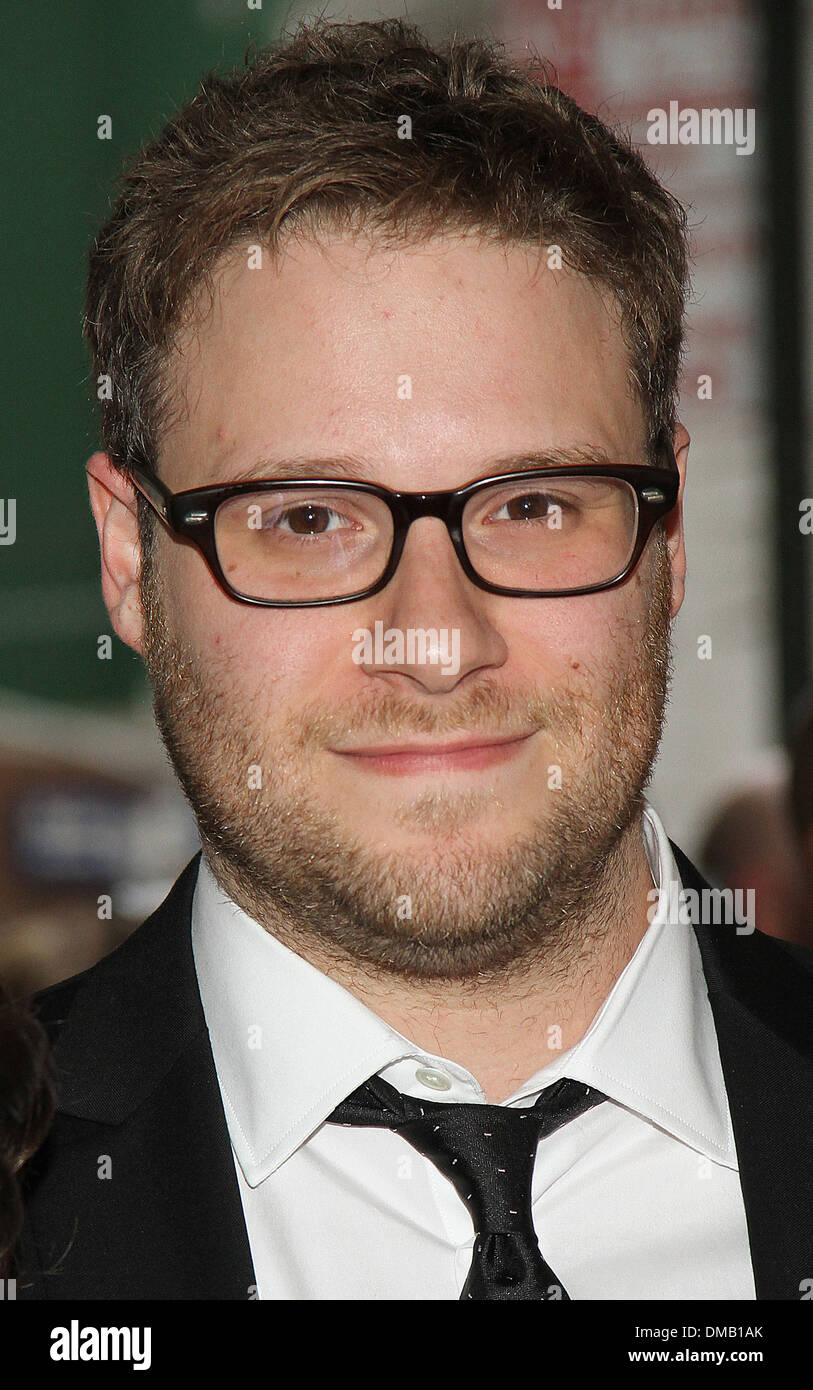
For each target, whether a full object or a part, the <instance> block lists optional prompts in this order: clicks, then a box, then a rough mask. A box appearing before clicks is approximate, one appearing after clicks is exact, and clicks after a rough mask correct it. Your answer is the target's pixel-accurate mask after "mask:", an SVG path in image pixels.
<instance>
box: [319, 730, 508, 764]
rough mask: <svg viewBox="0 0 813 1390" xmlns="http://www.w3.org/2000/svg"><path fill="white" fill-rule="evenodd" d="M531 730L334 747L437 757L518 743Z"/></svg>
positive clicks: (376, 754) (358, 753)
mask: <svg viewBox="0 0 813 1390" xmlns="http://www.w3.org/2000/svg"><path fill="white" fill-rule="evenodd" d="M532 732H534V731H533V730H531V731H530V732H529V733H527V734H507V735H505V736H503V737H500V736H499V735H498V734H482V735H479V736H478V737H477V738H468V739H465V740H460V741H459V742H456V743H381V744H373V745H371V746H370V747H365V748H334V749H333V752H334V753H349V754H351V755H352V756H353V757H354V758H389V757H400V756H404V757H406V756H408V755H412V756H422V757H435V756H438V757H440V756H443V755H444V754H450V753H462V752H463V751H465V750H466V749H469V748H497V747H500V746H501V745H502V744H505V743H518V742H520V741H521V740H522V739H526V738H530V733H532Z"/></svg>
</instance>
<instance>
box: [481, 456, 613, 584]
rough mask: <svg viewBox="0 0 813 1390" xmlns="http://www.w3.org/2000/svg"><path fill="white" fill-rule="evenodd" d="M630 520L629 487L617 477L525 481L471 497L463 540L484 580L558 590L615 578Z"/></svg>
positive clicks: (511, 483) (492, 582) (501, 485)
mask: <svg viewBox="0 0 813 1390" xmlns="http://www.w3.org/2000/svg"><path fill="white" fill-rule="evenodd" d="M637 522H638V498H637V496H636V494H635V489H634V488H633V487H632V486H631V485H630V484H629V483H626V482H624V481H622V479H620V478H586V477H576V478H550V479H547V478H533V479H525V480H518V481H516V482H506V483H495V484H494V486H493V487H490V488H484V489H483V491H482V492H478V493H475V494H474V496H473V497H472V498H471V499H470V501H469V503H468V505H467V507H466V509H465V511H464V513H463V539H464V541H465V546H466V553H467V555H468V557H469V560H470V561H471V564H472V566H473V567H474V569H475V570H476V571H477V573H478V574H479V575H480V576H481V578H482V579H485V580H486V581H487V582H489V583H491V584H497V585H500V586H502V587H503V588H506V589H535V590H540V591H542V590H548V591H555V592H562V593H566V592H567V591H568V590H569V589H581V588H586V587H587V586H588V585H591V584H604V583H606V582H607V581H608V580H610V579H614V578H615V577H616V576H617V575H619V574H620V573H621V572H622V571H623V570H624V569H625V568H626V566H627V565H628V564H629V560H630V556H631V555H632V551H633V548H634V545H635V537H636V531H637Z"/></svg>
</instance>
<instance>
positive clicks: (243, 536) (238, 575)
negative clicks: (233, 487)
mask: <svg viewBox="0 0 813 1390" xmlns="http://www.w3.org/2000/svg"><path fill="white" fill-rule="evenodd" d="M392 535H393V528H392V516H391V514H390V510H389V507H388V506H387V505H386V503H385V502H382V501H381V498H380V497H375V496H373V495H372V494H371V493H367V492H357V491H355V490H353V489H350V488H341V487H331V486H330V485H329V484H327V485H321V484H320V485H319V486H313V485H312V486H311V487H302V486H301V485H298V486H293V487H290V488H289V487H280V488H279V489H276V490H274V491H270V490H269V491H267V492H252V493H243V494H242V495H241V496H239V497H234V498H232V499H230V500H229V501H228V502H223V503H221V505H220V506H219V507H218V509H217V512H216V514H215V546H216V548H217V554H218V559H219V560H220V565H221V568H222V569H223V572H224V574H225V576H226V578H227V579H228V581H229V583H230V584H231V586H232V588H233V589H235V591H236V592H237V593H238V594H242V595H243V597H245V598H258V599H270V600H275V601H277V602H280V603H297V602H305V601H307V600H309V599H310V600H318V599H331V598H344V597H346V596H347V595H349V594H354V593H356V592H357V591H359V590H362V589H366V588H369V587H371V586H372V585H373V584H375V583H376V582H377V580H379V579H380V578H381V575H382V574H383V572H384V570H385V569H386V566H387V561H388V559H389V556H390V551H391V549H392Z"/></svg>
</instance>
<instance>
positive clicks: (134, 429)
mask: <svg viewBox="0 0 813 1390" xmlns="http://www.w3.org/2000/svg"><path fill="white" fill-rule="evenodd" d="M405 116H408V117H409V118H410V120H411V123H412V127H411V138H408V139H404V138H400V137H399V129H400V131H401V132H403V130H404V128H405V127H404V121H403V118H404V117H405ZM356 225H364V226H365V227H367V228H368V229H372V230H374V231H376V232H377V233H380V234H381V235H382V237H384V236H385V237H388V238H394V239H396V240H397V239H399V238H403V239H405V240H407V241H413V242H416V241H420V240H422V239H423V238H425V237H429V236H431V235H432V234H433V233H438V232H443V231H447V230H452V231H479V232H481V233H483V234H485V235H486V236H488V237H493V238H495V239H497V240H499V241H502V242H526V243H536V244H538V245H539V247H540V248H545V249H546V248H548V247H550V246H551V245H557V246H559V247H560V248H561V253H562V260H563V263H564V264H566V265H569V266H570V267H571V268H573V269H576V270H578V271H580V272H582V273H583V274H584V275H586V276H588V277H590V278H591V279H593V280H594V281H595V282H596V283H598V284H599V285H601V286H603V287H606V288H608V289H609V290H610V292H611V294H612V295H613V297H614V300H615V302H616V304H617V305H618V308H619V310H620V318H619V321H620V323H621V326H622V329H623V330H624V332H625V338H626V341H627V344H628V348H629V352H630V375H631V380H632V382H633V384H634V387H635V389H636V390H637V392H638V395H639V398H640V400H641V402H642V406H643V410H644V413H645V419H646V425H647V431H648V442H649V446H650V450H654V445H655V440H656V437H657V435H658V434H659V432H660V430H661V429H663V428H664V427H666V428H668V429H669V430H672V429H673V428H674V422H675V413H676V407H677V395H678V381H679V374H680V362H681V356H682V348H683V319H684V312H685V300H686V293H687V288H688V278H689V275H688V260H689V258H688V250H687V230H686V214H685V212H684V210H683V208H682V207H681V205H680V203H678V201H677V200H676V199H675V198H674V197H673V196H672V195H671V194H670V193H669V192H667V190H666V189H664V188H663V187H662V185H661V184H660V183H659V182H658V180H657V179H656V178H655V176H654V175H653V173H652V172H651V171H650V169H649V168H648V167H647V165H646V164H645V162H644V160H643V159H642V158H641V156H640V155H639V154H638V153H637V152H636V151H635V150H634V149H633V148H632V146H631V143H630V141H629V137H628V136H627V135H624V134H621V133H614V132H613V131H611V130H610V129H609V128H608V127H607V126H606V125H604V124H603V123H602V122H601V121H600V120H599V119H598V118H597V117H596V116H593V115H589V114H588V113H586V112H585V111H583V110H582V109H581V108H580V107H579V106H578V105H577V104H576V102H575V101H574V100H573V99H572V98H570V97H568V96H567V95H565V94H564V93H563V92H561V91H560V90H559V88H558V87H557V86H556V85H555V84H554V81H553V77H552V73H551V70H550V67H549V65H548V64H547V63H545V62H544V61H543V60H542V59H541V58H538V57H537V56H536V55H533V56H531V57H530V58H528V59H526V60H524V61H523V64H522V65H520V64H518V63H515V62H514V61H513V60H511V59H510V58H508V57H506V56H505V54H504V51H503V45H501V44H495V43H491V42H487V41H486V40H484V39H481V38H470V39H458V38H452V39H449V40H448V41H447V42H446V44H445V45H444V46H442V47H441V48H440V49H435V48H434V47H432V46H430V44H429V42H428V41H427V39H426V37H425V36H424V35H423V34H422V32H421V31H420V30H419V29H418V28H416V27H415V26H414V25H412V24H409V23H407V22H405V21H403V20H400V19H391V20H384V21H381V22H378V23H372V22H365V23H356V24H338V23H332V22H329V21H326V20H324V19H320V20H317V21H315V22H314V23H313V24H305V23H302V24H300V26H299V27H298V29H297V31H296V32H295V34H294V35H293V36H292V37H290V38H288V39H287V40H283V39H280V40H279V41H278V42H277V43H275V44H271V45H269V46H268V47H266V48H264V49H262V50H260V51H259V52H257V53H256V54H255V55H254V56H253V57H252V56H251V50H249V52H248V53H247V54H246V57H245V60H244V65H243V66H242V67H238V68H235V69H234V70H233V71H231V72H230V73H228V74H226V75H225V76H224V75H219V74H217V73H216V72H210V73H208V74H207V75H206V76H205V77H204V78H203V79H202V81H201V83H200V86H199V88H198V91H197V93H196V95H195V96H194V98H193V99H192V100H191V101H190V102H189V103H188V104H187V105H186V106H184V107H183V108H182V109H181V110H180V111H179V112H178V113H177V114H176V115H175V116H174V117H173V118H172V120H170V121H169V123H168V124H167V125H166V126H165V127H164V129H163V130H162V132H161V134H160V135H159V136H158V138H157V139H156V140H154V141H153V142H152V143H150V144H148V145H146V146H145V147H144V148H143V149H142V150H141V151H140V152H139V153H138V154H137V156H136V157H135V159H134V160H133V162H132V163H131V165H130V167H129V169H125V171H124V173H123V174H122V187H121V190H120V193H119V196H118V200H117V201H116V203H115V207H114V208H113V211H112V215H111V216H110V218H109V220H108V221H107V222H106V223H105V225H104V226H103V227H102V228H101V230H100V232H99V234H98V236H97V237H96V239H95V242H94V244H93V247H92V249H91V252H90V257H89V274H88V281H87V294H86V304H85V322H84V330H85V334H86V336H87V339H88V341H89V344H90V347H91V350H92V354H93V363H94V376H95V378H96V379H98V378H99V377H100V376H107V375H109V376H110V378H111V381H112V388H113V389H112V399H111V400H109V401H105V402H103V405H102V433H103V443H104V447H105V449H106V450H107V452H108V453H109V454H110V456H111V459H112V461H113V463H114V465H115V466H116V467H118V468H119V469H121V470H122V471H123V472H124V473H126V472H127V469H128V465H129V463H130V461H131V460H133V461H134V460H136V459H138V461H139V462H140V463H141V466H142V467H145V468H147V469H150V468H152V469H155V470H156V471H157V462H156V461H157V458H158V452H159V445H160V441H161V438H162V433H163V431H164V430H165V429H166V428H167V427H168V425H169V423H170V422H171V420H172V418H173V409H174V407H175V406H176V404H177V402H176V400H175V396H174V393H173V382H172V375H171V366H172V350H173V345H174V343H175V342H176V340H177V336H178V333H179V331H180V330H181V328H182V327H183V326H184V322H185V314H186V313H187V310H188V308H189V306H190V305H191V304H192V303H193V301H194V299H195V297H196V294H197V292H198V291H199V290H200V289H201V288H202V287H204V286H205V287H207V288H208V290H209V292H210V293H211V289H212V282H213V271H214V269H215V268H216V266H217V264H218V261H219V259H220V258H221V257H222V256H223V254H224V253H225V252H227V251H230V250H231V249H233V248H234V247H235V246H238V245H240V244H242V243H243V242H246V243H255V242H256V243H261V244H263V245H265V246H267V247H268V248H269V250H270V251H271V252H272V253H273V251H274V250H275V249H276V248H277V247H278V246H279V244H280V242H281V239H282V237H283V236H284V235H285V234H286V233H288V232H298V231H300V230H305V231H310V232H312V233H318V231H319V230H320V229H330V230H349V229H352V228H353V227H354V226H356ZM142 534H143V533H142Z"/></svg>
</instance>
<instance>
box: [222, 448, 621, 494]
mask: <svg viewBox="0 0 813 1390" xmlns="http://www.w3.org/2000/svg"><path fill="white" fill-rule="evenodd" d="M624 461H626V460H622V459H619V458H618V457H614V456H613V455H612V454H609V453H607V451H606V450H605V449H602V448H601V447H599V446H587V447H581V446H570V447H565V448H559V449H531V450H526V451H523V452H521V453H514V454H504V455H501V456H500V457H496V458H488V459H486V460H485V461H484V462H483V464H482V466H481V468H480V469H479V471H478V472H477V473H476V474H475V475H474V476H472V477H470V478H468V479H467V480H466V482H461V483H460V484H458V486H460V487H465V486H466V483H467V482H477V481H478V479H480V478H490V477H491V476H492V475H495V474H500V473H520V472H522V471H523V470H524V469H528V468H566V467H568V466H569V465H570V464H584V465H586V466H589V465H590V464H597V465H599V466H600V465H603V464H613V463H620V462H624ZM630 461H631V460H630ZM381 468H382V463H381V462H380V461H379V462H377V463H376V462H374V461H373V460H371V459H363V458H359V457H358V456H357V455H355V454H338V455H330V456H328V457H322V458H306V457H303V456H295V457H292V458H262V459H258V460H257V461H256V462H255V463H253V464H250V465H247V466H246V467H245V468H243V469H239V470H238V471H237V472H236V473H234V474H232V475H230V476H229V478H228V480H227V481H228V482H230V483H232V482H234V483H243V482H262V481H272V482H275V481H279V482H285V481H288V480H290V479H296V478H326V479H333V478H335V479H338V480H343V479H350V480H353V481H355V482H375V481H376V478H375V477H374V475H375V474H376V473H379V474H380V472H381ZM380 486H382V487H387V486H389V484H387V483H380Z"/></svg>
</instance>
